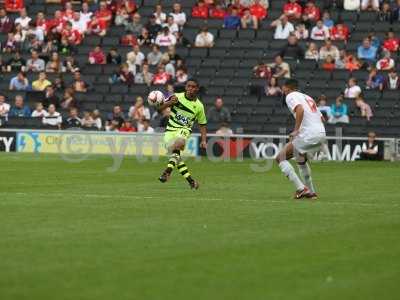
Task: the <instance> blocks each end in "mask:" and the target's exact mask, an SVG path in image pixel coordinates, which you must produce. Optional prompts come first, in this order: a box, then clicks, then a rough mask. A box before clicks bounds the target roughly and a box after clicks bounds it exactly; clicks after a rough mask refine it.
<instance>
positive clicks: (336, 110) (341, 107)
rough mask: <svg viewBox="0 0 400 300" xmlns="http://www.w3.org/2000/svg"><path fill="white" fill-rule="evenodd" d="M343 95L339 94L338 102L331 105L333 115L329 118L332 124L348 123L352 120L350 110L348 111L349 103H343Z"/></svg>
mask: <svg viewBox="0 0 400 300" xmlns="http://www.w3.org/2000/svg"><path fill="white" fill-rule="evenodd" d="M342 101H343V97H342V96H339V97H337V98H336V103H335V104H332V106H331V117H330V118H329V121H328V122H329V123H330V124H336V123H346V124H348V123H349V122H350V120H349V116H348V112H347V104H345V103H342Z"/></svg>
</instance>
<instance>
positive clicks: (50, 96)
mask: <svg viewBox="0 0 400 300" xmlns="http://www.w3.org/2000/svg"><path fill="white" fill-rule="evenodd" d="M42 103H43V106H44V107H46V108H47V107H49V105H50V104H54V106H55V107H56V108H58V107H59V106H60V99H58V97H57V96H56V94H55V91H54V87H53V86H52V85H49V86H48V87H47V88H46V93H45V95H44V99H43V102H42Z"/></svg>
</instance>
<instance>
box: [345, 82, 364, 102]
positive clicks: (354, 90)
mask: <svg viewBox="0 0 400 300" xmlns="http://www.w3.org/2000/svg"><path fill="white" fill-rule="evenodd" d="M361 92H362V91H361V88H360V87H359V86H358V85H357V79H355V78H354V77H352V78H350V79H349V81H348V84H347V88H346V89H345V90H344V97H345V98H357V97H358V96H360V94H361Z"/></svg>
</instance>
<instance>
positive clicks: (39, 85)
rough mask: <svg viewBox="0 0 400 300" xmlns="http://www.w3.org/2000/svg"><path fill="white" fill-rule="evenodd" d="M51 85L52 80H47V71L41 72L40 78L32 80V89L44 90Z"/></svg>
mask: <svg viewBox="0 0 400 300" xmlns="http://www.w3.org/2000/svg"><path fill="white" fill-rule="evenodd" d="M50 85H51V82H50V81H49V80H47V75H46V73H45V72H40V73H39V76H38V79H37V80H35V81H33V82H32V90H34V91H40V92H42V91H44V90H45V89H46V88H47V87H48V86H50Z"/></svg>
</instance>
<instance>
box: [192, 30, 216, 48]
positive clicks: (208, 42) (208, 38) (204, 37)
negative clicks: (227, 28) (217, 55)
mask: <svg viewBox="0 0 400 300" xmlns="http://www.w3.org/2000/svg"><path fill="white" fill-rule="evenodd" d="M194 44H195V46H196V47H212V46H213V45H214V35H213V34H212V33H211V32H200V33H199V34H197V36H196V40H195V42H194Z"/></svg>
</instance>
